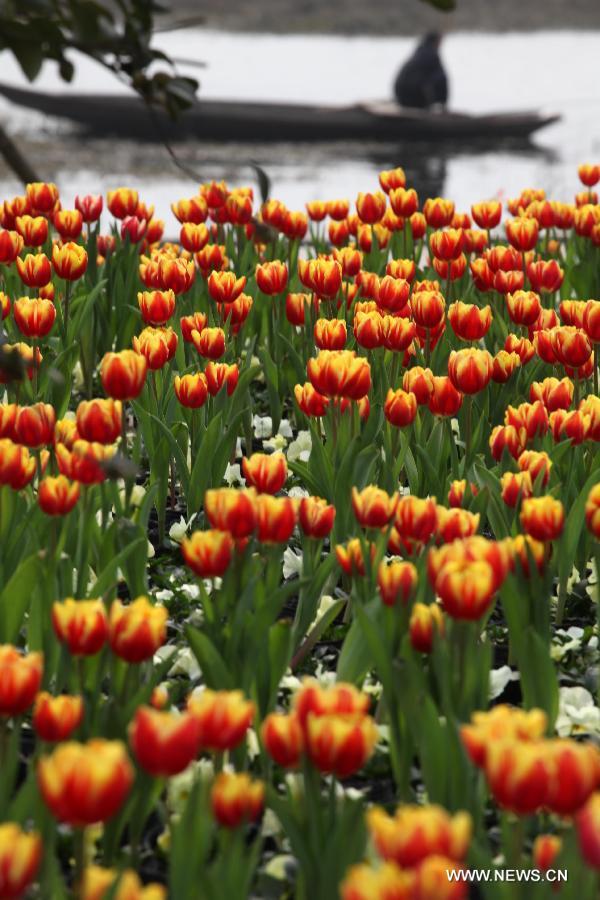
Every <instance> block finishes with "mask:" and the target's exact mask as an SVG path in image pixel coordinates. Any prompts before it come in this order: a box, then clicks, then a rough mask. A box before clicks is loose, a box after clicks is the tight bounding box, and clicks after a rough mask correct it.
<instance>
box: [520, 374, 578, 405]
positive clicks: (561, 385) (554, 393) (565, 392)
mask: <svg viewBox="0 0 600 900" xmlns="http://www.w3.org/2000/svg"><path fill="white" fill-rule="evenodd" d="M573 390H574V386H573V382H572V381H571V379H570V378H562V379H561V380H560V381H559V380H558V378H553V377H550V378H544V380H543V381H533V382H532V383H531V385H530V386H529V398H530V400H531V402H532V403H533V402H534V401H536V400H540V401H541V402H542V403H543V404H544V406H545V407H546V409H547V410H548V412H549V413H551V412H554V410H555V409H568V408H569V407H570V405H571V403H572V402H573Z"/></svg>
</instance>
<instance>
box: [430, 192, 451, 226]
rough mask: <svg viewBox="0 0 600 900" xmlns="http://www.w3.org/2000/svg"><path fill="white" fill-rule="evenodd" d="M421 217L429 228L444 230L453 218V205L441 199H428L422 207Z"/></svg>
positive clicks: (449, 201)
mask: <svg viewBox="0 0 600 900" xmlns="http://www.w3.org/2000/svg"><path fill="white" fill-rule="evenodd" d="M423 215H424V216H425V219H426V221H427V224H428V225H429V227H430V228H445V227H446V226H447V225H450V222H451V221H452V217H453V216H454V203H453V201H452V200H446V199H444V198H443V197H433V198H432V197H429V198H428V199H427V200H426V201H425V204H424V206H423Z"/></svg>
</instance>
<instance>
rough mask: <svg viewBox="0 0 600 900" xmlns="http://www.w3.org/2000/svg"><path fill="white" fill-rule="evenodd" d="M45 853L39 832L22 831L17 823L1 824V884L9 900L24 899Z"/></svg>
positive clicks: (4, 895) (3, 894) (5, 896)
mask: <svg viewBox="0 0 600 900" xmlns="http://www.w3.org/2000/svg"><path fill="white" fill-rule="evenodd" d="M42 853H43V845H42V838H41V837H40V835H39V834H38V832H37V831H31V832H26V831H23V829H22V828H21V827H20V825H17V824H16V823H15V822H4V823H3V824H2V825H0V872H2V876H1V878H2V880H1V885H2V896H3V897H4V898H6V900H18V898H20V897H24V896H25V894H26V893H27V891H28V888H29V886H30V885H31V884H32V882H33V881H34V880H35V878H36V875H37V873H38V869H39V867H40V863H41V860H42Z"/></svg>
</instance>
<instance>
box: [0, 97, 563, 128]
mask: <svg viewBox="0 0 600 900" xmlns="http://www.w3.org/2000/svg"><path fill="white" fill-rule="evenodd" d="M0 94H1V95H2V96H4V97H6V99H7V100H10V101H11V102H12V103H16V104H18V105H19V106H24V107H26V108H28V109H35V110H37V111H38V112H42V113H45V114H47V115H50V116H57V117H59V118H63V119H69V120H70V121H72V122H75V123H77V124H78V125H79V126H81V127H82V128H84V129H85V130H86V131H87V132H88V133H90V132H91V133H95V134H103V135H104V134H114V135H118V136H119V137H123V138H136V139H141V138H143V139H145V140H157V141H160V140H162V139H163V138H165V137H167V138H168V139H169V140H174V139H185V138H194V139H195V140H214V141H229V140H231V141H258V142H262V141H338V140H340V141H341V140H343V141H348V140H371V141H428V140H429V141H469V142H473V141H478V140H482V141H490V140H493V141H498V140H502V139H505V138H509V139H514V138H517V139H526V138H528V137H529V136H530V135H531V134H532V133H533V132H534V131H537V130H538V129H539V128H543V127H545V126H546V125H550V124H552V123H553V122H556V121H557V119H558V118H559V116H557V115H544V114H542V113H538V112H506V113H493V114H489V115H468V114H466V113H458V112H447V111H439V112H437V111H429V110H418V109H405V108H402V107H399V106H397V105H396V104H395V103H364V104H357V105H354V106H340V107H328V106H316V105H308V104H283V103H251V102H245V101H231V100H204V99H202V98H199V99H198V100H197V102H196V103H195V104H194V105H193V106H192V107H191V108H190V109H189V110H187V111H186V112H184V113H183V114H182V115H181V116H180V117H179V118H178V119H177V120H176V121H173V120H171V119H169V118H168V116H167V115H166V114H165V113H164V112H163V111H162V110H159V109H154V108H151V107H149V106H147V105H146V104H144V103H143V101H142V100H140V98H139V97H138V96H137V95H135V94H130V95H122V96H121V95H110V94H91V95H87V94H78V93H70V92H69V93H66V92H65V93H59V94H49V93H45V92H41V91H33V90H28V89H23V88H16V87H11V86H10V85H6V84H0Z"/></svg>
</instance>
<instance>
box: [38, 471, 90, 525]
mask: <svg viewBox="0 0 600 900" xmlns="http://www.w3.org/2000/svg"><path fill="white" fill-rule="evenodd" d="M79 494H80V490H79V484H78V483H77V482H76V481H74V482H71V481H69V479H68V478H65V476H64V475H58V476H57V477H56V478H53V477H52V476H47V477H46V478H44V479H42V481H40V483H39V486H38V503H39V506H40V509H41V510H42V511H43V512H45V513H46V515H47V516H66V515H67V514H68V513H70V512H71V510H72V509H73V507H74V506H75V504H76V503H77V501H78V500H79Z"/></svg>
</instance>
